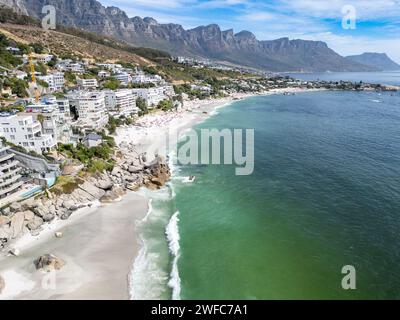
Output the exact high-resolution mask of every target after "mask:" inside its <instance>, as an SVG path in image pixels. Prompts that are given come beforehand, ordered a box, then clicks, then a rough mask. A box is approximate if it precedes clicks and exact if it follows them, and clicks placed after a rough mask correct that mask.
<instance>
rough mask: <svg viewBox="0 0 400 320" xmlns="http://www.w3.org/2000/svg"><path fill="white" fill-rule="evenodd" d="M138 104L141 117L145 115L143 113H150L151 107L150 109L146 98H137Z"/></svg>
mask: <svg viewBox="0 0 400 320" xmlns="http://www.w3.org/2000/svg"><path fill="white" fill-rule="evenodd" d="M136 106H137V107H138V108H139V110H140V111H139V116H140V117H141V116H143V115H145V114H148V113H149V109H148V107H147V103H146V101H145V100H144V99H142V98H138V99H137V100H136Z"/></svg>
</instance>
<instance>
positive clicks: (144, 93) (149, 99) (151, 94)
mask: <svg viewBox="0 0 400 320" xmlns="http://www.w3.org/2000/svg"><path fill="white" fill-rule="evenodd" d="M131 91H132V93H133V94H135V95H137V97H139V98H141V99H143V100H144V101H145V102H146V104H147V106H148V107H149V108H152V107H155V106H157V105H158V103H159V102H160V101H161V100H164V99H166V98H167V96H166V95H165V93H164V91H165V88H164V87H154V88H141V89H131Z"/></svg>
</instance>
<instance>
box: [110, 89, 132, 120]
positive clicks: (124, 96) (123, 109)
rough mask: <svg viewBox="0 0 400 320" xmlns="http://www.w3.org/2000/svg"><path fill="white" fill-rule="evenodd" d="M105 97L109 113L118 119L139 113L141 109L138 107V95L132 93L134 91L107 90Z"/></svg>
mask: <svg viewBox="0 0 400 320" xmlns="http://www.w3.org/2000/svg"><path fill="white" fill-rule="evenodd" d="M104 95H105V103H106V107H107V110H108V112H109V113H110V114H111V115H112V116H114V117H116V118H118V117H121V116H131V115H134V114H137V113H138V112H139V108H138V107H136V95H134V94H133V93H132V90H129V89H122V90H117V91H112V90H107V91H104Z"/></svg>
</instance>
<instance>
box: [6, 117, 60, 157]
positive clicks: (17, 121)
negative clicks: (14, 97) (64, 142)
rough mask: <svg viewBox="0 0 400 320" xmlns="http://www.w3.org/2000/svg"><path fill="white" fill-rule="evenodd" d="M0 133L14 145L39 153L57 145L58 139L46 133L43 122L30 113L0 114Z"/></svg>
mask: <svg viewBox="0 0 400 320" xmlns="http://www.w3.org/2000/svg"><path fill="white" fill-rule="evenodd" d="M0 135H1V136H2V137H4V138H5V139H6V140H7V141H9V142H11V143H12V144H14V145H18V146H21V147H24V148H25V149H26V150H30V151H35V152H36V153H39V154H40V153H42V152H46V151H50V150H51V149H52V148H54V147H55V146H56V140H54V139H53V137H52V136H51V135H50V134H44V133H43V132H42V125H41V123H40V122H39V121H37V120H35V118H34V117H33V116H32V115H28V114H13V115H10V114H2V115H0Z"/></svg>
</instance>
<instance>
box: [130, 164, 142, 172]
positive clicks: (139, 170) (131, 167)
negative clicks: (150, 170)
mask: <svg viewBox="0 0 400 320" xmlns="http://www.w3.org/2000/svg"><path fill="white" fill-rule="evenodd" d="M141 171H143V167H142V166H132V165H131V166H129V167H128V172H129V173H139V172H141Z"/></svg>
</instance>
